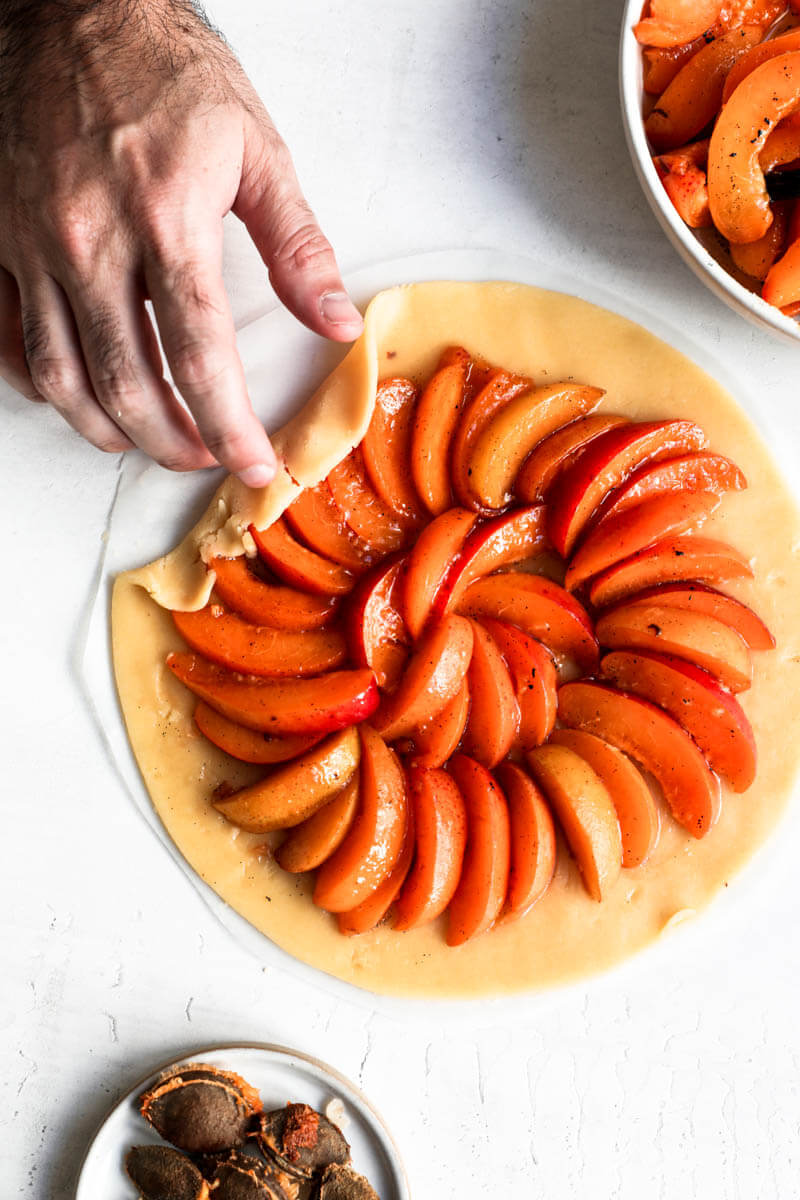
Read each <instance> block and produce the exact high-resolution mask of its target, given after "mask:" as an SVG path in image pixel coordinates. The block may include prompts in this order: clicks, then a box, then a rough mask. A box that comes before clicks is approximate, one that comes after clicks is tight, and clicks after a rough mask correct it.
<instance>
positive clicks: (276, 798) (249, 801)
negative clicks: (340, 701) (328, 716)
mask: <svg viewBox="0 0 800 1200" xmlns="http://www.w3.org/2000/svg"><path fill="white" fill-rule="evenodd" d="M359 757H360V745H359V739H358V731H357V730H356V729H355V728H354V727H353V726H350V728H348V729H342V730H340V731H339V732H338V733H334V734H333V735H332V736H331V737H329V738H326V739H325V740H324V741H323V742H320V743H319V744H318V745H317V746H314V747H313V748H312V749H311V750H307V751H306V753H305V754H301V755H300V757H299V758H295V759H293V760H292V762H290V763H287V764H286V765H285V766H282V767H277V768H276V769H275V770H274V771H272V772H271V773H270V774H269V775H267V777H266V779H261V780H259V782H258V783H254V784H252V785H251V786H250V787H246V788H242V789H241V790H240V791H238V792H235V793H234V794H233V795H232V796H228V797H227V798H226V799H224V800H215V801H214V807H215V808H216V809H217V810H218V811H219V812H221V813H222V815H223V816H224V817H225V818H226V820H228V821H230V822H231V824H233V825H238V826H239V827H240V828H241V829H247V830H248V831H250V832H251V833H269V832H270V831H271V830H273V829H289V828H291V827H292V826H293V825H299V824H300V823H301V822H302V821H305V820H306V819H307V818H308V817H310V816H312V814H313V813H315V812H316V811H317V810H318V809H320V808H321V807H322V805H323V804H325V802H326V801H327V800H329V799H330V797H331V796H333V795H334V794H335V793H336V792H339V791H341V789H342V788H343V787H344V786H345V784H346V783H347V782H348V780H349V779H350V778H351V776H352V775H353V772H354V771H355V769H356V767H357V766H358V760H359Z"/></svg>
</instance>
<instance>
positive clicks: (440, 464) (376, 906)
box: [167, 346, 774, 947]
mask: <svg viewBox="0 0 800 1200" xmlns="http://www.w3.org/2000/svg"><path fill="white" fill-rule="evenodd" d="M603 399H604V393H603V391H602V389H600V388H598V387H595V386H592V384H591V383H590V382H589V381H586V382H576V381H574V380H572V379H570V380H567V381H556V382H549V383H546V384H535V383H534V381H533V380H532V379H529V378H527V377H525V376H523V375H520V374H517V373H515V372H513V371H510V370H506V369H505V368H504V367H503V366H500V365H495V364H491V363H488V362H485V361H483V360H481V359H479V358H477V357H474V356H473V355H471V354H470V352H469V351H468V350H467V349H465V348H463V347H460V346H452V347H449V348H447V349H445V350H444V352H443V353H442V355H441V358H440V360H439V363H438V366H437V367H436V369H435V370H433V372H432V373H431V374H430V375H429V377H427V378H425V379H420V380H411V379H405V378H396V377H389V378H383V379H382V380H380V381H379V383H378V385H377V395H376V401H375V406H374V410H373V414H372V417H371V420H370V424H369V427H368V429H367V431H366V434H365V436H364V438H363V440H362V441H361V442H360V443H359V444H358V445H357V446H355V447H354V448H353V449H352V450H351V451H350V453H348V454H346V455H345V457H343V458H342V460H341V461H340V462H339V463H338V465H337V466H335V467H334V468H333V470H331V471H330V472H329V473H328V475H327V476H326V477H325V478H324V479H322V480H321V481H320V482H319V483H318V484H317V485H316V486H314V487H307V488H305V489H304V490H303V491H301V492H300V494H299V495H298V496H297V497H296V498H295V499H294V500H293V501H292V503H291V504H289V506H288V507H287V508H286V510H285V512H284V513H283V514H282V516H280V517H279V518H278V519H277V520H275V521H274V522H273V523H272V524H271V525H269V527H267V528H264V529H258V528H255V527H254V526H251V528H250V530H249V535H250V536H249V538H245V542H246V549H247V553H245V554H242V555H240V556H239V557H233V558H221V557H217V558H213V559H212V560H211V561H210V562H209V563H208V564H207V566H208V569H209V570H211V571H213V572H214V576H215V578H214V590H213V591H212V593H211V596H210V599H209V602H208V603H207V604H206V606H205V607H204V608H202V609H200V610H198V611H196V612H174V613H173V614H172V616H173V620H174V626H175V648H174V650H173V651H172V652H171V653H170V654H169V655H168V657H167V666H168V668H169V670H170V671H171V672H172V673H173V675H174V676H175V677H176V678H177V679H178V680H179V681H180V682H181V683H182V684H183V685H184V686H185V687H186V688H187V689H189V690H190V691H191V692H192V693H194V697H195V704H196V707H195V709H194V721H195V724H196V726H197V729H198V730H199V732H200V733H201V734H202V735H203V737H205V738H207V739H208V740H209V741H210V742H212V743H213V744H214V745H215V746H217V747H219V748H220V749H222V750H223V751H225V752H226V753H227V754H228V755H230V756H232V757H233V758H235V759H238V760H240V761H244V762H248V763H254V764H259V765H261V766H263V776H262V777H261V778H259V779H257V780H256V782H254V783H251V784H249V785H248V786H246V787H240V788H238V789H237V790H233V789H232V788H227V787H224V786H223V787H222V788H217V789H216V791H215V792H214V793H213V794H210V795H209V796H208V804H209V805H213V806H214V808H215V809H216V811H217V812H218V813H219V814H220V815H221V816H222V817H224V818H225V820H226V821H228V822H230V824H231V825H232V826H234V827H237V828H238V829H242V830H246V831H248V832H249V833H254V834H263V835H264V836H265V837H266V838H267V839H268V841H267V844H266V846H265V853H267V854H269V855H270V856H271V857H274V859H275V860H276V861H277V864H278V865H279V867H281V868H282V869H283V870H284V871H286V872H290V873H305V872H309V873H313V890H312V891H310V893H309V901H308V902H309V903H313V904H314V905H316V906H317V907H318V908H319V909H321V910H324V911H325V912H326V913H329V914H331V920H332V921H334V922H336V924H337V925H338V929H339V930H340V931H341V933H342V934H343V935H358V934H363V933H365V932H367V931H368V930H371V929H374V928H375V927H376V926H377V925H378V924H380V923H385V924H386V925H387V926H389V927H390V928H391V929H393V930H396V931H398V932H401V931H404V930H408V929H412V928H415V927H418V926H420V925H423V924H426V923H428V922H433V921H435V920H437V918H440V917H442V918H443V920H442V922H441V929H442V936H443V938H444V940H445V941H446V943H447V944H448V945H449V946H451V947H456V946H459V945H461V944H463V943H465V942H467V941H468V940H469V939H472V938H475V937H477V936H478V935H482V934H487V935H488V936H491V934H490V933H489V931H490V930H491V929H492V927H493V926H494V925H495V924H496V923H497V922H498V921H499V920H500V919H501V918H502V920H503V921H504V922H507V921H513V920H515V919H518V918H520V917H521V916H523V915H524V914H525V913H527V912H528V911H529V910H530V909H531V908H532V906H533V905H535V904H536V902H537V901H538V900H539V899H540V898H541V897H542V896H543V895H544V894H545V892H546V891H547V889H548V887H549V885H550V883H551V881H552V879H553V874H554V869H555V865H556V859H557V856H558V854H559V853H571V854H572V856H573V857H574V859H575V861H576V862H577V865H578V868H579V871H580V877H581V880H582V883H583V886H584V889H585V892H586V893H587V894H588V897H590V898H591V899H592V900H593V901H597V902H602V901H603V899H604V898H605V897H606V895H607V894H608V893H609V891H610V890H611V889H612V888H613V887H614V885H615V883H616V882H617V880H618V879H619V876H620V871H621V870H622V869H623V868H626V867H638V866H641V865H642V864H644V863H646V861H647V859H648V857H649V856H650V854H651V853H652V851H653V849H654V847H655V845H656V842H657V840H658V838H659V831H660V827H661V823H662V812H663V813H664V814H665V818H664V819H670V818H671V819H672V820H674V821H675V822H677V823H678V825H679V826H681V827H682V828H683V829H684V830H686V831H688V834H690V835H691V837H693V838H703V837H706V836H708V835H710V834H711V833H712V830H713V826H714V824H715V821H716V819H717V816H718V814H719V811H720V805H721V803H722V800H721V791H722V789H721V786H720V780H721V779H722V780H724V781H725V783H726V784H727V786H728V788H729V789H730V790H732V791H734V792H743V791H745V790H746V789H747V788H748V787H749V786H750V785H751V784H752V782H753V780H754V778H755V773H756V747H755V741H754V737H753V732H752V729H751V727H750V724H749V722H748V719H747V717H746V715H745V713H744V711H743V709H742V707H741V705H740V704H739V702H738V700H737V698H736V697H737V694H738V693H740V692H742V691H744V690H745V689H747V688H748V687H749V686H750V683H751V681H752V678H753V669H754V660H755V661H756V662H757V656H758V654H759V653H760V652H763V651H766V650H769V649H771V648H772V647H773V646H774V641H773V638H772V635H771V634H770V632H769V630H768V629H767V628H766V626H765V625H764V623H763V621H762V620H761V619H760V618H759V616H758V615H757V613H755V612H754V611H753V610H752V609H750V608H749V607H747V606H745V605H744V604H743V603H742V602H741V601H739V600H738V599H736V598H734V597H733V596H731V595H729V594H728V593H727V592H726V591H725V590H724V584H725V582H726V581H731V580H733V581H735V580H741V579H743V578H749V577H751V576H752V574H753V572H752V568H751V565H750V562H749V560H748V558H747V557H745V556H744V555H743V554H742V552H741V551H740V550H739V549H737V548H736V547H735V546H733V545H729V544H727V543H726V542H722V541H719V540H717V539H715V538H712V537H708V536H704V535H703V534H702V532H701V530H702V526H703V524H704V522H705V521H706V520H707V518H708V517H709V516H710V515H711V514H712V513H713V512H714V511H715V510H716V509H717V508H718V506H720V505H722V504H724V502H725V497H726V495H727V494H728V493H730V492H731V491H739V490H741V489H743V488H745V487H746V480H745V478H744V476H743V474H742V472H741V470H740V469H739V468H738V467H737V465H736V464H735V463H734V462H732V461H731V460H730V459H728V458H726V457H723V456H722V455H720V454H719V453H717V452H715V450H714V449H713V447H710V446H709V445H708V442H707V438H706V435H705V433H704V431H703V429H702V428H701V427H700V425H698V424H696V423H695V422H694V421H691V420H687V419H663V420H646V421H644V420H635V419H631V418H630V417H627V416H625V415H621V414H618V413H614V412H613V411H607V410H606V409H605V408H603V407H602V406H601V405H602V401H603ZM180 639H182V642H183V645H181V641H180ZM649 780H655V781H656V783H657V784H658V787H657V788H655V789H651V787H650V785H649V782H648V781H649ZM662 801H663V803H662ZM666 814H669V817H667V816H666ZM557 829H560V831H561V835H562V837H561V839H560V840H559V839H558V838H557V837H556V830H557Z"/></svg>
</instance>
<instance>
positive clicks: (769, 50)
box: [720, 29, 800, 107]
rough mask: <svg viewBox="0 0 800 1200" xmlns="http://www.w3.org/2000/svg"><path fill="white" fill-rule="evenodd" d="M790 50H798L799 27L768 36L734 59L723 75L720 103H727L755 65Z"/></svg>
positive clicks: (757, 65) (799, 48) (799, 43)
mask: <svg viewBox="0 0 800 1200" xmlns="http://www.w3.org/2000/svg"><path fill="white" fill-rule="evenodd" d="M792 50H800V29H790V30H787V32H786V33H782V34H781V35H780V36H779V37H774V38H768V39H767V40H766V41H761V42H760V43H759V44H758V45H756V46H752V47H751V48H750V49H749V50H748V51H747V53H746V54H743V55H742V56H741V58H738V59H737V60H736V62H735V63H734V64H733V66H732V67H731V69H730V71H729V72H728V74H727V75H726V76H725V84H724V87H723V90H722V103H723V104H727V103H728V101H729V100H730V98H731V96H732V94H733V93H734V92H735V91H736V89H737V87H738V86H739V84H740V83H741V82H742V80H743V79H745V78H746V77H747V76H748V75H750V74H752V72H753V71H754V70H755V69H756V67H760V66H761V64H762V63H765V62H767V60H768V59H770V58H777V57H778V55H779V54H788V53H789V52H790V51H792ZM720 107H721V106H720Z"/></svg>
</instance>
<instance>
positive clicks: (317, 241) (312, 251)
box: [275, 214, 333, 271]
mask: <svg viewBox="0 0 800 1200" xmlns="http://www.w3.org/2000/svg"><path fill="white" fill-rule="evenodd" d="M332 260H333V250H332V249H331V246H330V242H329V241H328V239H327V238H326V237H325V235H324V233H322V231H321V229H320V228H319V226H318V225H317V224H316V223H315V222H314V221H313V219H310V214H309V219H307V220H306V221H305V222H303V223H302V224H301V225H299V226H298V227H297V228H296V229H294V230H292V232H291V233H290V234H288V235H287V236H286V237H285V239H284V240H283V241H282V242H281V243H280V244H279V246H278V250H277V252H276V254H275V263H276V265H279V266H281V267H284V268H287V267H288V268H291V269H294V270H296V271H307V270H308V269H309V267H316V266H326V267H327V266H328V265H329V264H330V263H331V261H332Z"/></svg>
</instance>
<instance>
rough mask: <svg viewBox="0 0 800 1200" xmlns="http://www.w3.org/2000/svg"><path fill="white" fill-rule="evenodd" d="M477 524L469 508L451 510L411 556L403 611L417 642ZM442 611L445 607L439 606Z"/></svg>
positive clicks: (435, 523)
mask: <svg viewBox="0 0 800 1200" xmlns="http://www.w3.org/2000/svg"><path fill="white" fill-rule="evenodd" d="M476 520H477V518H476V516H475V513H473V512H470V511H469V510H468V509H466V508H449V509H448V510H447V512H443V513H442V514H441V516H438V517H436V518H435V520H433V521H431V523H430V525H428V526H427V527H426V528H425V529H423V531H422V533H421V534H420V535H419V537H418V538H417V541H416V545H415V546H414V548H413V550H412V551H411V553H410V554H409V556H408V563H407V566H406V570H405V578H404V581H403V584H402V592H403V601H402V610H403V616H404V617H405V622H406V625H407V626H408V629H409V632H410V634H411V636H412V637H413V638H417V637H419V635H420V634H421V633H422V630H423V629H424V627H425V625H426V623H427V621H428V618H429V617H430V615H431V611H432V610H433V606H434V601H435V599H436V596H437V593H438V591H439V589H440V588H441V587H442V585H443V584H444V581H445V579H446V578H447V576H448V573H449V571H450V569H451V568H452V566H453V563H454V562H455V561H456V560H457V559H458V557H459V554H460V552H461V548H462V546H463V545H464V542H465V540H466V538H467V535H468V533H469V531H470V530H471V529H472V527H473V525H474V524H475V521H476ZM439 608H440V609H441V610H443V609H444V604H443V603H442V604H441V605H439Z"/></svg>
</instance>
